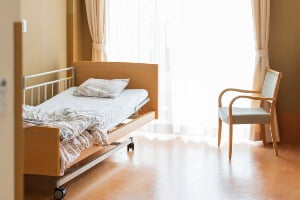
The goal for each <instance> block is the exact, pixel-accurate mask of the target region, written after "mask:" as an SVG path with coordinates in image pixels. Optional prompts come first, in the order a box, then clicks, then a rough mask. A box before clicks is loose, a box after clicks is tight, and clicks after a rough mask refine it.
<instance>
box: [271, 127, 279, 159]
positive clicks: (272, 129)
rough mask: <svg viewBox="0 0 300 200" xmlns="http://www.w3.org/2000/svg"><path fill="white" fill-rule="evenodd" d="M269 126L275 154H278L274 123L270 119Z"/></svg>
mask: <svg viewBox="0 0 300 200" xmlns="http://www.w3.org/2000/svg"><path fill="white" fill-rule="evenodd" d="M270 128H271V136H272V142H273V148H274V152H275V155H276V156H278V148H277V138H276V134H275V125H274V122H273V121H271V123H270Z"/></svg>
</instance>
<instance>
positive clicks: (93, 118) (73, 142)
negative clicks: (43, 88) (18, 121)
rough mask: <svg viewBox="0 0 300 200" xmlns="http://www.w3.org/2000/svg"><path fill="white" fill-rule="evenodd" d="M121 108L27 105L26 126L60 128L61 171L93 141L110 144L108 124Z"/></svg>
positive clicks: (24, 118)
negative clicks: (51, 108)
mask: <svg viewBox="0 0 300 200" xmlns="http://www.w3.org/2000/svg"><path fill="white" fill-rule="evenodd" d="M118 112H119V110H118V109H117V108H116V110H114V111H113V112H111V113H96V112H92V111H80V112H78V111H75V110H72V109H70V108H61V109H59V110H56V111H53V112H50V113H49V112H47V111H46V110H42V109H40V108H38V107H35V106H28V105H23V121H24V122H23V127H24V128H26V127H30V126H36V125H39V126H49V127H56V128H59V130H60V140H61V143H60V154H61V172H62V173H63V171H64V170H65V169H66V167H67V166H68V165H69V164H70V163H71V162H73V161H74V160H75V159H76V158H78V157H79V155H80V153H81V151H83V150H84V149H86V148H88V147H90V146H92V145H93V144H99V145H107V144H108V137H107V132H108V129H107V127H106V126H107V124H108V123H110V122H111V121H112V120H114V118H115V116H116V115H117V114H118Z"/></svg>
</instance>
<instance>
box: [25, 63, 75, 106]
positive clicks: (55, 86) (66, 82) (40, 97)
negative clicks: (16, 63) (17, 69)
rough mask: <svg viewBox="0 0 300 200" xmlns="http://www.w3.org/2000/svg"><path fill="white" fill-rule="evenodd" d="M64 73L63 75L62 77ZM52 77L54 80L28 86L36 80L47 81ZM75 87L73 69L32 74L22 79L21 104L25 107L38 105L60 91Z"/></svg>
mask: <svg viewBox="0 0 300 200" xmlns="http://www.w3.org/2000/svg"><path fill="white" fill-rule="evenodd" d="M63 73H65V74H64V75H62V74H63ZM51 76H54V77H55V78H54V80H51V81H46V82H42V83H38V84H30V83H31V82H34V81H35V82H37V80H49V77H51ZM74 85H75V68H74V67H67V68H63V69H58V70H53V71H49V72H43V73H39V74H33V75H28V76H24V77H23V103H24V104H27V105H32V106H33V105H38V104H40V103H42V102H44V101H46V100H47V99H49V98H51V97H53V96H54V95H56V94H57V93H59V92H60V91H63V90H66V89H68V88H69V87H72V86H74Z"/></svg>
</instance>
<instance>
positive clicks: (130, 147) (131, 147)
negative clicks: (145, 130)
mask: <svg viewBox="0 0 300 200" xmlns="http://www.w3.org/2000/svg"><path fill="white" fill-rule="evenodd" d="M130 149H131V150H132V151H134V143H130V144H128V145H127V152H129V150H130Z"/></svg>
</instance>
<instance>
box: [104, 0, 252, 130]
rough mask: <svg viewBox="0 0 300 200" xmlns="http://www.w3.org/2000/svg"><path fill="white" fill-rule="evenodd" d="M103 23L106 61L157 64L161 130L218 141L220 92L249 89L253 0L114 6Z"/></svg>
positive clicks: (115, 2) (133, 1) (117, 1)
mask: <svg viewBox="0 0 300 200" xmlns="http://www.w3.org/2000/svg"><path fill="white" fill-rule="evenodd" d="M106 19H107V27H106V31H107V32H106V52H107V57H108V60H109V61H129V62H150V63H158V64H159V69H160V83H159V84H160V102H159V106H160V119H159V120H158V121H157V122H156V123H155V125H154V128H155V130H156V131H159V132H162V131H168V132H175V133H181V134H196V135H215V134H216V126H217V95H218V94H219V92H220V91H221V90H222V89H224V88H226V87H239V88H246V89H251V86H252V78H253V66H254V57H255V52H254V49H255V48H254V36H253V23H252V10H251V1H250V0H244V1H241V0H228V1H224V0H209V1H207V0H110V1H107V16H106ZM240 103H241V104H245V103H246V102H240ZM244 129H245V131H244ZM247 129H248V127H245V126H243V127H242V129H241V131H240V132H242V134H246V133H248V131H246V130H247Z"/></svg>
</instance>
